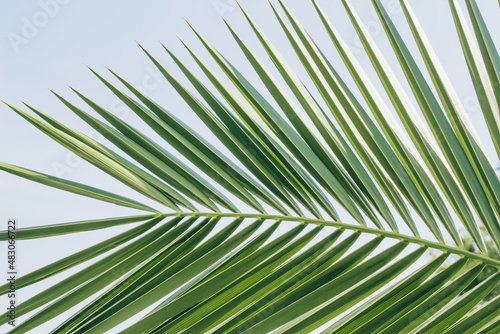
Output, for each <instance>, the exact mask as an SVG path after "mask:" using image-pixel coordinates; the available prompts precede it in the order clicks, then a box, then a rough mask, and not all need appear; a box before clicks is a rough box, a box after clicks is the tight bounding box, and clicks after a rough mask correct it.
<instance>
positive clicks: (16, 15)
mask: <svg viewBox="0 0 500 334" xmlns="http://www.w3.org/2000/svg"><path fill="white" fill-rule="evenodd" d="M382 2H383V3H384V4H385V5H386V6H387V7H386V8H387V10H388V11H389V13H390V15H391V17H392V18H393V20H394V22H395V24H396V25H397V27H398V28H400V32H401V34H402V36H403V38H404V39H405V41H407V42H408V46H409V47H410V50H411V51H414V52H415V51H416V52H418V50H417V48H416V46H415V45H414V43H413V39H412V37H411V32H410V31H409V28H408V27H407V25H406V24H405V18H404V15H403V13H402V11H401V9H400V8H399V5H398V4H397V1H395V0H383V1H382ZM240 3H241V4H242V6H243V7H244V8H245V9H246V10H247V11H248V12H249V14H250V15H251V17H252V18H253V19H254V20H255V21H256V22H257V24H259V26H260V27H261V28H262V29H263V30H264V32H265V33H266V34H267V36H268V37H269V38H270V39H271V41H272V42H273V43H274V44H275V45H276V46H277V48H278V49H279V51H280V52H281V53H282V54H283V55H285V58H286V60H287V61H288V62H289V63H290V64H291V65H292V67H293V68H294V69H296V70H297V73H298V74H299V75H300V76H301V78H303V79H304V82H305V83H306V85H309V87H311V86H310V85H311V82H310V81H309V78H308V77H307V74H306V72H305V71H304V70H303V69H302V67H301V65H300V62H299V60H298V59H297V57H296V56H295V54H294V53H293V50H292V49H291V47H290V45H289V44H288V41H287V40H286V38H285V37H284V35H283V33H282V31H281V29H280V27H279V24H278V22H277V21H276V19H275V17H274V14H273V12H272V10H271V9H270V8H269V5H268V3H267V1H264V0H259V1H250V0H242V1H240ZM273 3H275V4H276V5H277V3H276V2H273ZM285 3H286V4H287V5H288V6H289V8H290V9H291V10H292V12H293V13H294V14H295V15H296V16H297V18H298V19H299V20H300V21H301V22H302V24H303V25H304V26H305V28H306V29H307V30H308V32H309V33H310V34H311V35H312V36H313V38H314V40H315V41H316V43H317V44H318V45H319V46H320V48H321V49H322V50H323V51H324V53H325V54H326V55H327V57H328V58H329V59H330V61H331V62H332V64H333V65H334V66H335V68H336V69H337V71H338V72H339V74H340V75H341V76H342V77H343V78H344V79H345V80H346V82H347V83H348V84H349V85H350V87H354V86H353V82H352V80H351V79H350V78H349V75H348V72H347V70H346V69H345V67H344V66H343V64H342V62H341V60H340V58H339V57H338V55H337V53H336V51H335V48H334V46H333V45H332V44H331V42H330V40H329V38H328V36H327V34H326V32H325V31H324V29H323V28H322V26H321V23H320V22H319V20H318V17H317V15H316V12H315V11H314V8H313V6H312V5H311V4H310V3H309V1H300V0H286V1H285ZM318 3H319V4H320V6H321V7H322V8H323V10H324V11H325V12H326V14H327V16H328V17H329V18H330V20H331V21H332V22H333V24H334V25H335V27H336V28H337V29H338V30H339V32H340V33H341V34H342V36H343V37H344V39H345V40H346V42H347V43H348V44H349V45H350V47H351V49H352V51H353V52H354V53H355V55H356V57H357V58H358V60H359V61H360V62H361V64H362V65H363V66H364V68H365V69H366V70H367V72H368V73H369V74H370V75H371V76H372V77H373V78H375V72H374V71H373V69H372V68H371V66H370V64H369V61H368V59H367V57H366V55H365V53H364V52H363V51H362V48H361V44H360V43H359V40H358V39H357V38H356V37H355V31H354V29H353V28H352V26H351V24H350V21H349V19H348V17H347V15H346V13H345V11H344V9H343V7H342V5H341V3H340V1H325V0H318ZM353 4H354V8H355V9H356V11H357V13H358V15H359V16H360V17H361V18H362V20H363V22H364V23H365V25H366V26H367V27H368V28H369V30H370V32H371V33H372V36H373V37H374V38H375V40H376V41H377V43H378V45H379V46H380V48H381V49H382V51H383V52H384V54H385V55H386V56H387V58H388V59H389V61H390V62H391V63H392V64H394V65H395V66H394V67H393V68H394V69H395V70H396V72H397V74H398V75H399V77H400V78H402V79H403V78H404V77H403V75H402V73H401V71H400V69H399V67H398V66H397V60H396V58H395V56H394V55H393V54H392V52H391V48H390V45H389V42H388V40H387V39H386V37H385V33H384V31H383V29H382V27H381V26H380V23H379V22H378V19H377V17H376V14H375V11H374V9H373V7H372V5H371V2H370V1H369V0H363V1H353ZM410 4H411V5H412V7H413V9H414V11H415V12H416V14H417V16H418V18H419V19H420V23H421V24H422V26H423V28H424V30H425V31H426V32H427V34H428V37H429V39H430V41H431V43H432V45H433V46H434V48H435V50H436V52H437V54H438V56H439V57H440V59H441V60H442V63H443V65H444V67H445V70H446V71H447V73H448V75H449V76H450V78H451V80H452V82H453V84H454V86H455V89H456V90H457V92H458V94H459V96H460V97H461V98H462V102H463V104H464V106H465V108H466V110H467V113H468V115H469V117H470V118H471V120H472V122H473V124H474V125H475V127H476V129H477V131H478V132H479V134H480V135H481V137H482V138H483V139H484V141H483V143H484V145H485V147H486V149H487V151H488V153H489V155H490V157H491V159H492V162H493V164H494V166H495V167H500V165H499V162H498V160H497V159H496V158H495V156H494V154H493V146H492V143H491V142H490V140H489V138H488V134H487V129H486V126H485V124H484V120H483V118H482V114H481V111H480V109H479V107H478V104H477V99H476V98H475V95H474V90H473V87H472V84H471V82H470V78H469V74H468V71H467V68H466V64H465V61H464V58H463V55H462V53H461V50H460V44H459V40H458V38H457V36H456V33H455V28H454V24H453V20H452V17H451V14H450V12H449V8H448V1H445V0H442V1H435V0H418V1H416V0H410ZM478 4H479V6H480V8H481V9H482V13H483V15H484V18H485V20H486V23H487V24H488V26H489V28H490V31H491V32H492V34H493V38H494V40H495V42H496V44H497V45H500V34H499V33H498V32H499V31H500V22H499V20H498V17H500V16H499V14H500V13H499V8H498V3H497V2H496V1H491V0H478ZM0 9H1V10H0V98H1V99H2V100H5V101H7V102H9V103H12V104H14V105H15V106H18V107H21V106H22V104H21V102H20V101H24V102H26V103H28V104H30V105H32V106H34V107H36V108H37V109H39V110H41V111H43V112H45V113H47V114H49V115H51V116H52V117H54V118H56V119H58V120H59V121H61V122H63V123H65V124H66V125H69V126H71V127H74V128H75V129H77V130H79V131H81V132H83V133H85V134H88V135H91V136H93V137H94V138H96V139H97V140H99V141H100V142H101V143H105V144H106V141H104V140H102V138H100V137H99V136H98V135H97V134H96V133H95V132H91V130H90V128H89V126H87V125H86V124H85V123H84V122H83V121H81V120H80V119H79V118H78V117H77V116H75V115H74V114H72V113H71V112H70V111H69V110H68V109H67V108H66V107H65V106H64V105H63V104H62V103H60V102H59V101H58V100H57V99H56V98H55V96H53V95H52V94H51V93H50V91H49V89H51V90H54V91H55V92H57V93H59V94H61V95H62V96H63V97H65V98H68V99H69V100H70V101H71V102H74V103H76V104H77V105H79V106H82V107H83V106H84V104H83V103H82V102H80V101H79V100H78V98H77V97H75V94H73V93H72V92H71V90H70V89H69V88H68V85H69V86H71V87H74V88H75V89H77V90H79V91H80V92H82V93H84V94H85V95H86V96H88V97H89V98H91V99H92V100H94V101H96V102H97V103H98V104H100V105H102V106H103V107H105V108H107V109H108V110H110V111H111V112H113V113H114V114H115V115H118V116H120V117H121V118H122V119H124V120H125V121H127V122H130V123H131V124H134V125H135V126H137V127H138V128H139V129H141V130H144V131H145V132H147V131H148V130H147V128H146V127H145V126H144V125H143V124H142V123H141V122H139V121H138V119H137V118H136V117H135V116H134V115H132V114H131V113H130V112H129V111H127V110H126V109H125V108H123V106H122V105H121V104H120V103H118V101H117V99H116V98H115V97H114V96H113V95H112V93H110V92H109V91H108V90H107V89H106V88H105V87H104V86H103V85H102V84H101V83H100V82H99V81H98V80H97V78H96V77H95V76H93V74H92V73H91V72H90V71H89V70H88V69H87V66H89V67H92V68H93V69H95V70H96V71H98V72H99V73H101V74H103V75H104V76H105V77H106V78H108V79H111V76H110V75H108V73H106V69H105V66H106V67H109V68H111V69H112V70H114V71H116V72H117V73H118V74H120V75H122V76H123V77H124V78H125V79H126V80H128V81H129V82H131V83H132V84H134V85H135V86H136V87H140V88H142V89H144V90H145V91H146V92H147V94H148V96H149V97H151V98H152V99H153V100H155V101H157V102H159V103H160V104H162V106H164V107H165V108H167V109H168V110H169V111H171V112H172V113H174V114H175V115H177V116H178V117H179V118H181V119H182V120H183V121H184V122H186V123H187V124H189V125H190V126H191V127H192V128H194V129H196V131H198V132H199V133H200V134H202V135H203V136H205V137H206V138H208V139H209V140H211V141H212V140H213V143H214V145H215V146H217V147H218V148H219V149H221V150H222V151H223V152H225V153H227V151H226V150H225V149H224V148H223V147H221V145H220V144H218V143H217V142H216V141H215V140H214V137H213V136H212V135H211V134H210V133H209V132H208V130H207V129H206V128H205V126H204V125H203V124H202V123H201V122H200V121H199V120H198V119H197V118H196V117H194V113H193V112H191V111H190V110H189V108H188V107H187V106H186V105H185V104H184V103H183V101H182V100H181V98H180V97H178V96H177V94H176V93H175V91H174V90H173V89H172V88H171V87H170V86H169V85H168V83H167V82H166V81H165V80H164V79H163V78H162V77H161V76H160V75H159V73H158V71H157V70H155V69H154V66H153V65H152V63H150V61H149V60H148V59H147V57H146V56H145V54H144V53H143V52H142V51H141V50H140V48H139V47H138V46H137V44H136V42H139V43H140V44H141V45H143V46H144V47H145V48H146V49H148V50H149V51H150V52H151V53H152V54H153V55H154V56H155V57H157V59H158V60H159V61H160V62H161V63H162V64H163V65H164V66H165V67H168V68H169V69H171V70H172V72H173V73H174V74H176V75H178V76H179V71H178V70H177V68H176V67H175V65H174V64H173V62H172V61H171V60H170V59H169V58H168V55H167V54H166V52H164V51H163V50H162V47H161V45H160V44H159V42H162V43H163V44H165V45H166V46H167V47H168V48H169V49H170V50H171V51H173V52H174V53H175V54H176V55H178V57H180V58H181V59H182V60H183V61H184V62H185V63H186V65H188V67H189V68H190V69H192V70H193V71H194V72H195V73H196V74H198V75H199V74H200V71H199V70H198V68H197V66H196V64H195V63H194V61H193V60H192V59H191V58H190V57H189V54H188V53H187V51H186V49H185V48H184V47H183V46H182V44H181V43H180V42H179V40H178V37H180V38H182V40H184V41H185V42H186V43H187V44H188V45H189V46H190V47H192V49H193V50H194V51H195V52H196V53H198V54H199V55H201V56H202V58H203V59H204V60H207V62H208V64H209V65H213V62H212V61H211V59H210V57H209V55H208V54H207V53H206V52H205V50H204V49H203V47H202V46H201V44H200V43H199V42H198V40H197V38H196V37H195V36H194V34H193V33H192V32H191V30H190V29H189V27H188V26H187V24H186V23H185V21H184V19H186V20H188V21H189V22H190V23H192V24H193V26H194V27H195V28H196V29H198V30H199V31H200V32H201V33H202V34H203V35H204V36H205V37H206V38H207V39H208V40H209V41H210V42H211V43H212V44H213V45H214V46H215V47H216V48H217V49H218V50H219V51H220V52H221V53H222V54H224V56H225V57H226V58H228V59H229V60H230V61H231V62H232V63H233V65H235V66H236V67H237V68H238V69H240V72H242V73H243V74H245V75H247V76H248V78H249V80H250V81H251V82H255V83H260V81H259V80H258V78H257V76H256V74H255V73H254V72H253V70H252V69H251V67H250V66H249V64H248V62H247V61H246V60H245V59H244V56H243V54H242V53H241V52H240V51H239V50H238V48H237V46H236V44H235V42H234V41H233V40H232V38H231V36H230V34H229V32H228V30H227V29H226V27H225V25H224V24H223V22H222V20H221V18H220V16H223V17H224V18H225V19H226V20H227V21H228V22H229V23H230V24H231V25H232V26H233V28H235V30H236V31H237V32H238V33H239V34H240V36H241V37H242V39H243V40H244V41H245V42H246V43H247V44H248V45H249V47H250V48H251V49H253V50H255V52H256V53H257V55H258V56H259V57H260V58H261V59H265V63H266V64H267V65H268V67H269V68H271V69H272V71H273V73H276V71H275V69H274V68H273V67H272V63H271V62H270V61H269V59H267V58H266V55H265V51H264V50H263V49H262V48H261V47H260V45H259V43H258V41H257V39H256V38H255V36H254V35H253V34H252V32H251V29H250V28H249V26H248V24H247V23H246V21H245V20H244V17H243V15H242V14H241V12H240V11H239V10H238V9H237V7H236V5H235V3H234V2H233V1H231V0H217V1H213V0H185V1H159V0H156V1H150V0H146V1H140V2H139V1H128V0H126V1H125V0H122V1H117V0H112V1H94V0H89V1H76V0H72V1H68V0H66V1H56V0H46V1H43V0H42V1H30V0H27V1H6V0H0ZM464 9H465V8H464ZM417 60H418V61H419V64H420V65H422V61H421V59H420V58H418V57H417ZM179 77H180V78H181V81H182V82H186V80H185V78H184V77H183V76H179ZM200 77H202V76H200ZM203 79H204V78H203ZM203 81H204V82H206V80H203ZM113 82H115V83H116V81H113ZM374 82H375V83H376V84H377V85H378V87H379V88H382V86H381V85H380V83H379V82H378V80H376V79H375V80H374ZM405 88H407V89H408V87H407V86H405ZM408 91H409V89H408ZM356 94H357V96H358V97H360V94H359V93H357V91H356ZM265 96H266V97H270V96H269V95H268V94H267V95H265ZM85 110H87V111H88V110H89V108H85ZM91 114H93V115H95V114H94V113H91ZM147 133H148V135H151V137H152V138H154V139H155V140H158V141H160V140H159V139H158V138H157V137H156V136H155V134H154V133H150V132H147ZM166 147H168V145H167V146H166ZM228 156H231V155H230V154H228ZM0 161H2V162H7V163H11V164H14V165H19V166H23V167H25V168H29V169H34V170H36V171H39V172H43V173H47V174H51V175H56V176H59V177H64V178H67V179H70V180H73V181H77V182H81V183H86V184H89V185H93V186H98V187H103V188H105V189H106V190H109V191H111V192H115V193H119V194H122V195H125V196H129V197H131V198H134V199H137V200H140V201H142V202H144V203H145V204H151V202H150V201H148V199H144V198H143V197H142V196H141V195H139V194H136V193H135V192H133V191H131V190H130V189H128V188H127V187H126V186H124V185H122V184H120V183H119V182H117V181H115V180H113V179H111V178H110V177H108V176H107V175H106V174H104V173H103V172H101V171H100V170H98V169H97V168H95V167H93V166H91V165H90V164H88V163H86V162H84V161H81V159H79V158H77V157H75V156H74V155H72V154H71V153H68V151H67V150H66V149H64V148H63V147H62V146H60V145H58V144H57V143H56V142H54V141H52V140H51V139H50V138H48V137H47V136H45V135H44V134H42V133H41V132H39V131H38V130H36V129H35V128H33V127H32V126H31V125H30V124H28V123H27V122H26V121H25V120H24V119H22V118H21V117H19V116H18V115H16V114H15V113H14V112H12V111H11V110H10V109H8V108H7V107H6V106H4V105H0ZM0 186H1V191H0V226H1V227H0V229H4V228H5V227H6V225H7V220H8V218H11V217H14V218H16V219H17V220H18V221H19V227H28V226H37V225H45V224H53V223H61V222H69V221H78V220H87V219H98V218H106V217H116V216H125V215H129V214H138V212H137V211H135V210H132V209H127V208H122V207H118V206H114V205H111V204H107V203H103V202H98V201H96V200H92V199H88V198H85V197H81V196H78V195H74V194H70V193H66V192H63V191H59V190H56V189H52V188H49V187H46V186H43V185H39V184H35V183H33V182H31V181H27V180H23V179H21V178H19V177H16V176H13V175H11V174H7V173H4V172H0ZM235 203H237V201H236V200H235ZM153 205H154V204H153ZM337 208H338V206H337ZM339 211H340V213H342V210H340V209H339ZM344 216H345V215H344ZM347 222H348V220H347ZM128 227H130V226H128ZM120 231H123V228H113V229H109V230H106V232H105V233H104V232H103V231H97V232H90V233H86V234H85V237H82V236H80V235H70V236H65V237H57V238H50V239H47V240H44V239H39V240H35V241H29V242H23V243H20V246H19V258H18V262H19V267H20V272H21V273H27V272H30V271H32V270H34V269H36V268H39V267H41V266H43V265H45V264H47V263H50V262H52V261H54V260H55V259H58V258H61V257H63V256H65V255H67V254H69V253H73V252H75V251H78V250H80V249H83V248H85V247H87V246H89V245H91V244H94V243H95V242H98V241H101V240H104V239H106V238H108V237H110V236H112V235H115V234H116V233H119V232H120ZM2 249H3V247H2ZM0 256H1V255H0ZM0 268H3V267H2V266H0ZM79 268H81V267H80V266H79V267H77V268H74V269H72V270H70V271H69V272H70V273H74V272H76V270H77V269H79ZM60 277H63V276H59V277H57V279H55V278H54V280H52V279H49V280H47V282H45V283H41V284H39V285H37V286H36V287H33V288H31V287H30V288H27V289H26V290H25V291H26V292H24V291H21V295H20V300H25V299H26V298H27V297H29V296H30V295H33V294H34V293H35V292H37V291H40V289H42V288H43V287H45V286H49V285H50V284H52V283H53V282H55V281H57V280H58V279H60ZM0 303H1V304H0V305H4V304H5V303H6V300H5V299H0ZM2 307H3V306H2ZM65 317H66V316H63V317H62V318H65ZM21 320H22V318H21ZM50 327H51V326H50V324H48V325H47V326H45V327H40V330H41V332H43V331H45V330H46V331H47V332H48V329H49V328H50ZM5 329H6V328H5V326H3V327H0V333H3V331H5Z"/></svg>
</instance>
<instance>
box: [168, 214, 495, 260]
mask: <svg viewBox="0 0 500 334" xmlns="http://www.w3.org/2000/svg"><path fill="white" fill-rule="evenodd" d="M161 215H162V216H164V217H172V216H181V217H220V218H224V217H228V218H255V219H265V220H281V221H289V222H300V223H304V224H314V225H324V226H331V227H336V228H340V229H344V230H351V231H357V232H361V233H369V234H374V235H377V236H382V237H387V238H391V239H396V240H400V241H406V242H408V243H412V244H417V245H420V246H423V247H428V248H431V249H436V250H440V251H443V252H447V253H450V254H455V255H458V256H461V257H464V258H467V259H469V260H475V261H479V262H482V263H484V264H485V265H490V266H493V267H496V268H498V269H500V261H499V260H495V259H493V258H490V257H488V256H485V255H483V254H478V253H473V252H470V251H468V250H465V249H463V248H459V247H455V246H450V245H446V244H444V243H439V242H435V241H430V240H426V239H423V238H419V237H414V236H409V235H405V234H401V233H397V232H392V231H387V230H381V229H378V228H371V227H367V226H362V225H353V224H346V223H342V222H339V221H332V220H324V219H315V218H307V217H296V216H285V215H270V214H259V213H220V212H173V213H162V214H161Z"/></svg>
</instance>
